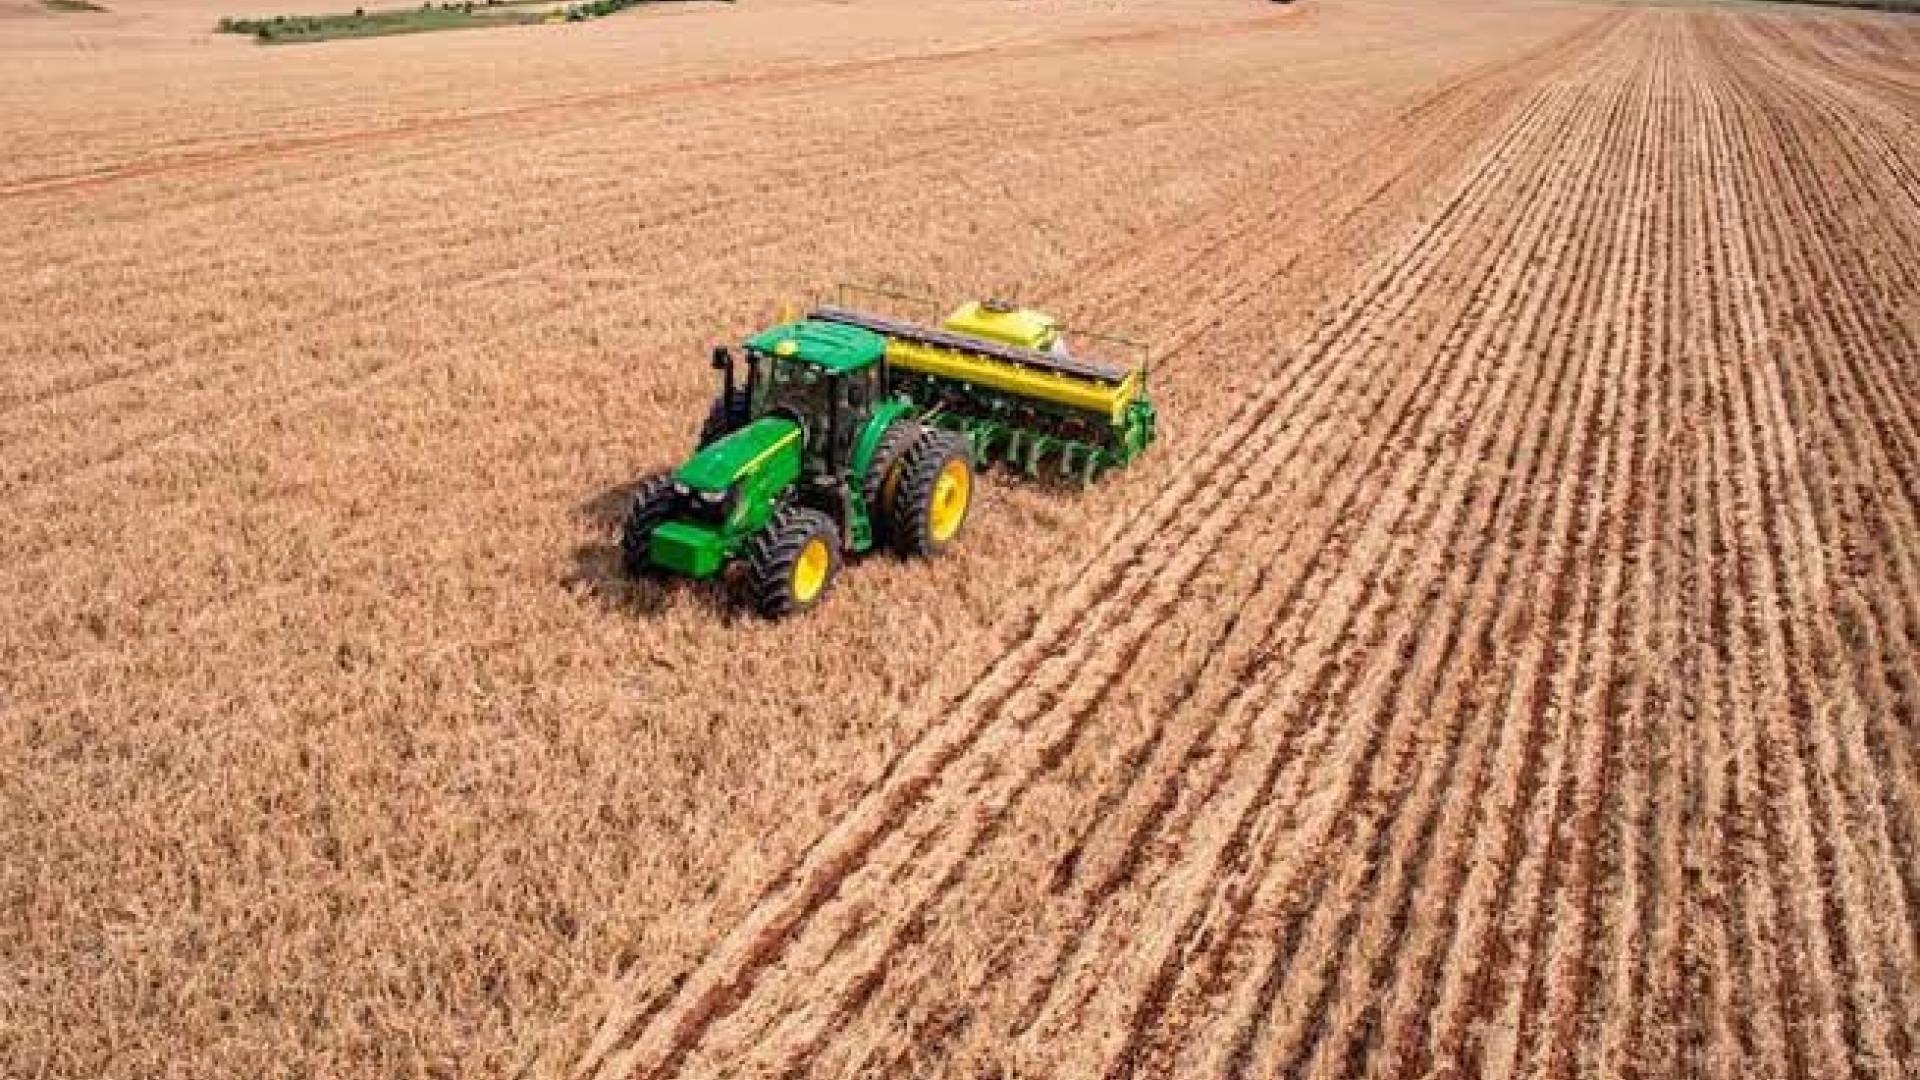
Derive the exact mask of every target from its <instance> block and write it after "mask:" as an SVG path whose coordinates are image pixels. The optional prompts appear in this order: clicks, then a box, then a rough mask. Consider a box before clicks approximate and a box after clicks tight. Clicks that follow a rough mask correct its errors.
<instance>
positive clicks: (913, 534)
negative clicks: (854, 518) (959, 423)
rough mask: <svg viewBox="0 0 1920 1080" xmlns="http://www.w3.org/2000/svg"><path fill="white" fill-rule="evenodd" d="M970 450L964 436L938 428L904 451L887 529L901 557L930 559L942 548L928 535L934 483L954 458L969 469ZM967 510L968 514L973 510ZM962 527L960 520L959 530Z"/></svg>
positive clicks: (929, 431) (971, 460)
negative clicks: (960, 460)
mask: <svg viewBox="0 0 1920 1080" xmlns="http://www.w3.org/2000/svg"><path fill="white" fill-rule="evenodd" d="M970 450H971V444H970V443H969V442H968V441H967V438H966V436H964V435H960V434H958V433H956V432H951V431H941V430H939V429H938V428H929V429H927V430H926V431H925V432H923V433H922V434H921V437H920V438H919V439H917V440H915V442H914V444H913V445H912V446H911V447H909V448H908V449H907V455H906V459H905V460H904V461H903V462H902V463H901V466H900V484H899V487H898V488H897V489H896V490H895V492H894V502H895V505H894V508H893V509H894V513H893V516H892V521H891V523H890V525H889V529H888V531H889V532H890V534H891V536H892V542H893V548H894V550H895V551H897V552H899V553H900V555H901V556H903V557H905V558H910V559H930V558H932V557H933V556H935V555H938V554H939V553H940V549H941V548H942V547H944V546H945V545H944V544H939V543H936V542H935V541H934V539H933V537H932V536H931V535H930V534H929V533H928V532H927V515H928V513H929V511H930V510H931V508H932V504H933V488H934V483H935V481H937V480H938V479H939V478H940V471H941V470H942V469H944V468H945V467H946V465H947V462H949V461H951V460H953V459H954V458H955V457H960V458H963V459H965V460H966V461H967V463H968V465H969V467H971V466H972V462H973V458H972V454H971V453H970ZM968 509H969V511H971V509H972V507H971V506H969V507H968ZM965 525H966V522H965V520H964V519H963V520H962V521H961V527H963V528H964V527H965ZM956 535H957V534H956Z"/></svg>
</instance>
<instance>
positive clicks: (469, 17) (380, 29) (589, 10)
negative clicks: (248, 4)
mask: <svg viewBox="0 0 1920 1080" xmlns="http://www.w3.org/2000/svg"><path fill="white" fill-rule="evenodd" d="M56 2H57V3H85V2H86V0H47V3H49V4H52V3H56ZM658 2H661V0H591V2H589V3H574V4H563V3H561V2H560V0H480V2H478V3H475V2H471V0H465V2H461V3H443V4H440V5H439V6H437V7H436V6H435V5H434V4H433V3H432V0H428V2H427V3H424V4H422V5H420V6H419V7H418V8H393V9H388V10H385V11H367V10H365V9H364V8H355V9H354V10H353V12H352V13H351V14H345V15H276V16H273V17H271V18H265V19H231V18H229V19H221V20H220V23H219V25H217V26H216V27H214V29H215V30H216V31H218V32H220V33H223V34H251V35H253V37H254V38H255V39H257V40H259V41H262V42H266V43H268V44H275V45H278V44H292V43H295V42H312V41H332V40H334V39H337V38H358V37H385V36H387V35H389V34H420V33H427V32H430V31H434V30H465V29H474V28H481V27H488V26H525V25H528V24H531V23H542V22H582V21H585V20H587V19H597V18H600V17H602V16H606V15H612V14H614V13H615V12H618V11H623V10H625V9H627V8H630V7H636V6H638V5H640V4H643V3H658Z"/></svg>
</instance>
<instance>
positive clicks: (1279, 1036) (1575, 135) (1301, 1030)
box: [1239, 64, 1624, 1075]
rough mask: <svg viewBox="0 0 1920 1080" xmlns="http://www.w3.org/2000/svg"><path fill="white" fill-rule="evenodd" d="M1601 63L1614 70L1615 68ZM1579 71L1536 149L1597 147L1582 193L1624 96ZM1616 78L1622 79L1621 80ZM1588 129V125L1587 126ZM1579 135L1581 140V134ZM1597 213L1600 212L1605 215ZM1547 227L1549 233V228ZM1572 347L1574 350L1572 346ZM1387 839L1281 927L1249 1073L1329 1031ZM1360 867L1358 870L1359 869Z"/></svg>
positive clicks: (1256, 1013) (1396, 811)
mask: <svg viewBox="0 0 1920 1080" xmlns="http://www.w3.org/2000/svg"><path fill="white" fill-rule="evenodd" d="M1607 66H1608V68H1613V67H1616V66H1617V65H1615V64H1609V65H1607ZM1583 75H1584V77H1576V76H1570V77H1569V79H1568V80H1567V81H1568V83H1570V84H1573V85H1574V86H1575V87H1576V90H1575V94H1576V103H1575V106H1574V108H1573V110H1572V111H1571V114H1570V115H1571V117H1572V119H1573V122H1574V125H1575V126H1574V128H1573V130H1572V131H1571V132H1569V134H1568V135H1567V136H1564V137H1562V138H1560V139H1557V140H1554V141H1553V142H1551V143H1547V144H1545V145H1544V146H1543V147H1542V148H1541V150H1540V151H1539V153H1540V156H1542V157H1543V158H1547V159H1550V160H1551V159H1556V158H1563V157H1564V155H1557V154H1555V153H1554V152H1552V151H1551V150H1549V149H1546V147H1551V146H1556V145H1565V144H1567V143H1575V144H1580V145H1582V146H1583V147H1586V148H1591V149H1593V150H1596V151H1599V152H1600V154H1599V156H1598V157H1596V158H1592V159H1589V160H1586V161H1584V162H1582V161H1577V160H1576V161H1563V164H1562V168H1563V169H1566V170H1568V171H1569V172H1571V173H1572V175H1574V176H1579V177H1581V178H1582V180H1583V187H1584V188H1585V189H1586V190H1591V188H1592V184H1593V182H1594V181H1595V180H1596V179H1597V178H1599V177H1601V176H1602V175H1603V174H1604V172H1605V170H1604V169H1601V168H1596V167H1595V166H1596V165H1598V164H1600V163H1602V162H1605V161H1607V160H1608V159H1609V158H1610V157H1611V156H1612V155H1611V151H1613V149H1614V148H1613V147H1612V146H1610V145H1609V144H1608V141H1607V136H1608V134H1609V133H1612V132H1616V131H1621V130H1622V128H1621V125H1619V124H1617V123H1615V122H1614V118H1615V113H1616V111H1617V110H1619V109H1620V108H1622V107H1623V105H1624V99H1623V98H1621V97H1620V96H1619V95H1618V94H1614V95H1611V96H1612V97H1613V100H1612V101H1611V103H1609V101H1608V97H1609V95H1608V94H1605V93H1596V92H1593V90H1592V88H1591V87H1590V86H1589V80H1590V79H1591V77H1592V76H1591V74H1587V73H1583ZM1618 81H1621V82H1624V80H1618ZM1590 128H1591V129H1593V130H1591V131H1589V130H1587V129H1590ZM1583 134H1584V135H1585V136H1586V137H1585V138H1582V135H1583ZM1513 186H1514V187H1515V189H1517V190H1519V191H1527V190H1531V185H1528V184H1526V183H1524V182H1523V181H1518V180H1516V181H1515V183H1514V185H1513ZM1548 191H1549V193H1548V194H1545V195H1542V196H1539V197H1538V198H1539V201H1541V202H1544V203H1547V204H1550V205H1553V206H1555V207H1563V206H1567V205H1575V206H1577V205H1578V204H1579V198H1580V197H1579V195H1578V194H1575V195H1573V196H1571V197H1562V196H1561V195H1560V194H1558V193H1557V192H1553V190H1552V189H1548ZM1595 216H1596V217H1604V215H1595ZM1581 220H1587V219H1585V218H1583V216H1582V215H1570V216H1569V218H1568V219H1566V220H1565V224H1568V225H1572V224H1576V223H1577V222H1579V221H1581ZM1547 231H1549V232H1550V231H1551V226H1549V228H1548V230H1547ZM1587 242H1590V240H1588V241H1587ZM1582 246H1583V238H1580V237H1575V238H1574V239H1573V242H1572V243H1571V244H1563V245H1562V246H1561V247H1560V252H1561V253H1562V255H1564V253H1565V252H1566V251H1567V250H1568V249H1569V248H1571V249H1572V250H1574V251H1576V252H1577V251H1579V250H1580V249H1581V247H1582ZM1600 250H1601V251H1602V252H1610V251H1611V250H1612V245H1611V244H1610V243H1608V242H1607V241H1606V240H1605V239H1603V240H1602V241H1601V243H1600ZM1520 265H1527V261H1525V260H1523V261H1521V262H1520ZM1556 276H1560V275H1558V274H1557V272H1556V273H1552V274H1549V277H1550V278H1552V277H1556ZM1540 299H1541V297H1540V296H1539V295H1538V294H1536V295H1535V296H1534V297H1533V298H1532V300H1533V302H1535V303H1538V302H1539V300H1540ZM1563 313H1565V314H1570V312H1567V311H1566V309H1560V310H1559V311H1556V312H1555V313H1554V314H1555V315H1556V316H1561V315H1562V314H1563ZM1575 351H1576V353H1578V351H1579V350H1578V349H1577V347H1576V349H1575ZM1442 741H1443V742H1444V741H1446V740H1442ZM1372 787H1373V789H1374V790H1376V791H1379V790H1382V789H1383V788H1384V789H1385V790H1390V791H1395V792H1397V794H1396V802H1395V803H1394V804H1393V805H1392V806H1391V807H1390V808H1389V809H1388V810H1387V811H1385V812H1384V813H1382V814H1380V815H1378V817H1377V818H1376V819H1374V821H1384V822H1388V823H1392V824H1394V825H1396V826H1397V825H1399V824H1401V823H1404V822H1405V821H1406V820H1408V819H1407V818H1406V817H1405V801H1404V800H1405V799H1406V798H1407V797H1408V796H1409V794H1410V793H1411V790H1412V789H1411V787H1410V786H1400V787H1395V786H1393V781H1392V780H1391V779H1390V780H1389V781H1388V782H1387V783H1386V784H1382V783H1380V782H1379V781H1378V780H1376V782H1375V783H1374V784H1373V785H1372ZM1389 836H1390V832H1389V831H1388V829H1387V828H1386V827H1384V826H1376V827H1375V828H1374V829H1373V830H1372V831H1371V833H1370V835H1368V836H1367V837H1366V840H1365V844H1366V847H1365V849H1363V851H1362V852H1361V854H1360V856H1359V857H1358V858H1347V859H1345V860H1343V861H1342V862H1341V864H1340V865H1343V866H1347V867H1352V868H1355V871H1354V877H1355V879H1356V880H1354V882H1353V884H1352V885H1350V886H1349V888H1348V890H1347V891H1346V892H1345V893H1344V894H1343V895H1342V896H1340V897H1336V898H1334V899H1333V900H1331V901H1328V902H1326V903H1323V904H1320V905H1318V906H1317V907H1316V909H1315V910H1314V911H1313V913H1312V914H1311V916H1306V915H1302V916H1300V918H1303V919H1307V920H1308V922H1307V925H1306V926H1305V927H1304V928H1303V929H1292V928H1290V929H1289V930H1288V931H1286V935H1287V939H1288V941H1289V948H1288V949H1287V950H1286V951H1285V952H1284V953H1283V954H1282V956H1281V957H1280V958H1278V959H1277V960H1276V962H1275V964H1274V965H1273V966H1271V967H1269V968H1268V970H1267V972H1266V974H1265V977H1264V979H1263V980H1262V983H1261V993H1260V995H1259V996H1258V997H1257V998H1255V1003H1254V1005H1253V1007H1252V1009H1250V1010H1249V1011H1248V1013H1247V1014H1246V1015H1247V1016H1248V1021H1247V1022H1248V1023H1249V1024H1250V1025H1252V1026H1250V1027H1248V1028H1243V1029H1242V1030H1243V1034H1242V1035H1241V1036H1240V1038H1239V1045H1240V1046H1242V1047H1244V1048H1245V1049H1244V1051H1243V1053H1244V1054H1245V1055H1246V1059H1245V1060H1247V1071H1249V1072H1252V1073H1255V1074H1258V1075H1269V1074H1276V1073H1277V1074H1281V1075H1294V1074H1296V1073H1298V1072H1299V1070H1301V1069H1303V1068H1305V1067H1306V1064H1307V1060H1308V1056H1309V1055H1310V1054H1312V1053H1313V1052H1314V1051H1315V1049H1316V1048H1317V1046H1318V1045H1319V1043H1320V1040H1321V1039H1322V1038H1323V1037H1324V1036H1325V1034H1326V1033H1327V1031H1328V1027H1327V1024H1326V1016H1327V1010H1328V1009H1329V1008H1331V1007H1333V1002H1334V1001H1335V1000H1337V999H1336V998H1335V997H1334V992H1335V989H1336V986H1337V983H1336V982H1335V981H1334V980H1333V979H1331V978H1330V977H1329V974H1330V973H1331V972H1336V971H1340V970H1342V969H1343V968H1345V971H1346V973H1347V974H1351V972H1352V970H1353V969H1351V968H1348V967H1346V965H1345V962H1344V959H1343V952H1342V951H1341V950H1340V949H1339V948H1338V947H1336V946H1335V944H1334V943H1335V942H1338V941H1341V940H1343V939H1345V940H1349V941H1350V940H1351V936H1352V931H1353V927H1354V925H1355V920H1356V919H1357V918H1358V917H1359V915H1360V912H1359V910H1358V908H1357V907H1356V905H1357V904H1359V903H1360V902H1361V898H1362V897H1363V896H1368V895H1371V896H1373V897H1374V898H1375V900H1379V899H1381V898H1382V895H1383V894H1382V893H1380V892H1379V891H1377V890H1376V886H1377V884H1378V881H1377V875H1378V873H1379V869H1380V867H1381V865H1382V862H1383V856H1384V855H1385V852H1386V847H1385V845H1386V843H1387V842H1388V838H1389ZM1362 867H1364V870H1361V869H1359V868H1362ZM1302 957H1305V958H1307V959H1309V960H1310V961H1315V960H1317V962H1316V964H1315V967H1314V968H1312V969H1310V970H1308V971H1306V972H1305V973H1300V972H1296V971H1295V970H1294V967H1293V965H1294V964H1295V963H1296V962H1298V961H1299V960H1300V959H1301V958H1302ZM1303 978H1304V979H1305V980H1308V985H1309V986H1312V985H1314V984H1315V983H1316V982H1317V984H1318V986H1319V987H1320V989H1319V990H1318V991H1317V993H1316V995H1315V996H1314V997H1313V998H1312V999H1311V1000H1310V1001H1309V1002H1308V1003H1307V1004H1306V1005H1305V1006H1304V1007H1302V1006H1299V1005H1295V1004H1293V1003H1292V1001H1291V1000H1289V1001H1288V1002H1287V1004H1286V1006H1285V1012H1286V1013H1287V1014H1288V1015H1286V1016H1283V1017H1282V1018H1281V1019H1279V1020H1276V1019H1275V1018H1274V1010H1275V1008H1276V1006H1280V1005H1281V999H1280V997H1279V988H1280V987H1281V986H1283V985H1284V986H1286V987H1287V988H1288V998H1289V999H1293V998H1294V997H1295V996H1296V993H1297V992H1298V991H1299V990H1300V982H1301V981H1302V979H1303ZM1343 1011H1344V1010H1343ZM1276 1025H1277V1026H1276Z"/></svg>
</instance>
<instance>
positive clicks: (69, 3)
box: [40, 0, 107, 11]
mask: <svg viewBox="0 0 1920 1080" xmlns="http://www.w3.org/2000/svg"><path fill="white" fill-rule="evenodd" d="M40 2H41V3H43V4H45V5H47V10H49V11H105V10H107V9H106V8H103V7H101V6H100V5H99V4H95V3H92V2H91V0H40Z"/></svg>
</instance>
